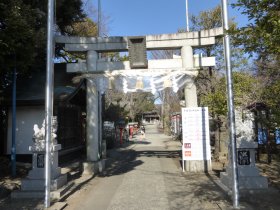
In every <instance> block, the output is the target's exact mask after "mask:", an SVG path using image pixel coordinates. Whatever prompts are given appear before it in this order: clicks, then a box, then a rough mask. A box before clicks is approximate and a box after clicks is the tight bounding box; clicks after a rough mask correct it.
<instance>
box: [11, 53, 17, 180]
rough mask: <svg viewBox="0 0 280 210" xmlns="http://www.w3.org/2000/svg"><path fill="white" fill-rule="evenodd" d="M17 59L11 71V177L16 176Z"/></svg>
mask: <svg viewBox="0 0 280 210" xmlns="http://www.w3.org/2000/svg"><path fill="white" fill-rule="evenodd" d="M16 65H17V57H16V54H15V67H14V71H13V108H12V150H11V162H12V176H13V177H15V176H16V163H17V160H16V120H17V118H16V107H17V104H16V103H17V101H16V91H17V68H16Z"/></svg>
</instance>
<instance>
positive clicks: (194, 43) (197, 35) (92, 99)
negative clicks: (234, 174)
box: [56, 28, 223, 174]
mask: <svg viewBox="0 0 280 210" xmlns="http://www.w3.org/2000/svg"><path fill="white" fill-rule="evenodd" d="M222 35H223V29H222V28H214V29H210V30H203V31H196V32H186V33H175V34H161V35H147V36H141V37H140V36H137V37H106V38H103V37H98V38H93V37H67V36H57V37H56V43H63V44H65V50H66V51H68V52H84V53H86V61H82V62H78V63H69V64H67V72H69V73H73V72H80V73H82V75H85V78H87V162H86V163H84V173H89V174H92V173H98V171H100V170H102V168H103V167H104V161H103V160H102V159H101V158H100V153H101V151H100V145H101V143H102V139H101V138H102V130H101V123H100V121H99V120H100V111H99V108H98V107H99V105H100V101H99V95H100V94H99V91H101V90H100V86H99V85H98V79H96V78H95V76H96V75H102V74H103V75H105V73H106V74H107V73H110V72H119V73H125V72H131V74H135V75H137V72H146V73H148V74H153V72H154V73H156V72H164V71H170V70H172V71H178V72H183V74H185V75H187V78H188V79H187V81H186V83H184V85H185V87H184V88H185V104H186V107H197V94H196V86H195V83H194V78H195V77H196V76H197V74H198V70H199V69H200V68H202V67H206V66H215V57H199V56H194V55H193V48H199V47H203V46H210V45H214V44H215V37H218V36H222ZM168 49H180V50H181V56H180V57H177V58H174V59H161V60H147V58H146V50H168ZM123 51H128V52H129V57H130V61H122V62H121V61H117V62H113V61H104V60H102V59H99V56H98V54H99V53H102V52H123ZM129 70H130V71H129ZM131 70H133V71H131ZM209 164H210V162H208V163H207V166H206V165H205V163H204V161H199V160H198V161H187V163H186V165H189V166H191V165H194V166H195V171H205V169H206V168H207V169H210V168H211V167H209ZM185 168H186V169H187V171H193V170H192V167H185Z"/></svg>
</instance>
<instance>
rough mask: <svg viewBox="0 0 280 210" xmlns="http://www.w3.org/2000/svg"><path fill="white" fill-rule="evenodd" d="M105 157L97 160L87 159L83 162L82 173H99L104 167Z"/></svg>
mask: <svg viewBox="0 0 280 210" xmlns="http://www.w3.org/2000/svg"><path fill="white" fill-rule="evenodd" d="M105 163H106V159H102V160H99V161H94V162H93V161H92V162H91V161H88V162H84V163H83V175H94V174H98V173H101V172H102V171H103V170H104V169H105Z"/></svg>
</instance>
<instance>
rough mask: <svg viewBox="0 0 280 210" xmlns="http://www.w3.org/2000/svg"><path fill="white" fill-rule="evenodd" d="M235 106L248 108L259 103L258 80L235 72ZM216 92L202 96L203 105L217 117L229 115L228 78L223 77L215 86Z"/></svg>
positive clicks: (246, 74)
mask: <svg viewBox="0 0 280 210" xmlns="http://www.w3.org/2000/svg"><path fill="white" fill-rule="evenodd" d="M232 77H233V87H234V104H235V106H240V107H244V108H245V107H246V106H248V105H249V104H251V103H253V102H256V101H258V98H259V97H260V94H261V93H260V91H261V90H259V89H258V83H259V81H258V78H256V77H254V76H252V75H250V74H248V73H243V72H233V75H232ZM214 88H215V91H213V92H210V93H208V94H205V95H203V96H201V105H202V106H208V107H209V110H210V112H211V113H212V114H213V115H214V116H215V115H217V116H219V115H226V114H227V92H226V77H225V76H223V77H221V78H220V79H219V80H218V81H217V82H216V84H215V87H214Z"/></svg>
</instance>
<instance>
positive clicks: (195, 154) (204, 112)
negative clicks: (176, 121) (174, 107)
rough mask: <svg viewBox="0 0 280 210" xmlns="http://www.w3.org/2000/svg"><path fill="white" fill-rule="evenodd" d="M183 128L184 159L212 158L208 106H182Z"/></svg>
mask: <svg viewBox="0 0 280 210" xmlns="http://www.w3.org/2000/svg"><path fill="white" fill-rule="evenodd" d="M182 128H183V131H182V134H183V145H182V157H183V160H210V159H211V150H210V139H209V118H208V107H193V108H182ZM183 166H184V164H183Z"/></svg>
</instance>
